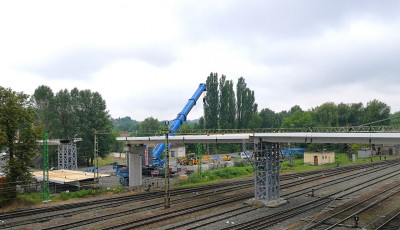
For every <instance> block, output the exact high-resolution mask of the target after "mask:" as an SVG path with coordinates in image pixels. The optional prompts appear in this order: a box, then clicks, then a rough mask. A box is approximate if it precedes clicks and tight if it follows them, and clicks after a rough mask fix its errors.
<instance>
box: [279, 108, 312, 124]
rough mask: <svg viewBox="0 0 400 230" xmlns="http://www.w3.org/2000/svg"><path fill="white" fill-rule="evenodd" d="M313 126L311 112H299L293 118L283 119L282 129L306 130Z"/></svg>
mask: <svg viewBox="0 0 400 230" xmlns="http://www.w3.org/2000/svg"><path fill="white" fill-rule="evenodd" d="M312 124H313V122H312V118H311V112H310V111H307V112H303V113H302V112H300V110H297V111H296V112H294V114H293V116H291V117H286V118H284V119H283V122H282V128H304V127H311V126H312Z"/></svg>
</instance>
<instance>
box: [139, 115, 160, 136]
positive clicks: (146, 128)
mask: <svg viewBox="0 0 400 230" xmlns="http://www.w3.org/2000/svg"><path fill="white" fill-rule="evenodd" d="M159 130H160V124H159V122H158V120H157V119H154V118H153V117H148V118H146V119H144V121H142V122H140V123H139V132H140V133H143V134H145V135H146V136H147V135H148V136H153V135H155V133H154V132H155V131H159Z"/></svg>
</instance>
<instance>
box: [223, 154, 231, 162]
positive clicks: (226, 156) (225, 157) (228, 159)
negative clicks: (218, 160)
mask: <svg viewBox="0 0 400 230" xmlns="http://www.w3.org/2000/svg"><path fill="white" fill-rule="evenodd" d="M222 160H224V161H230V160H231V156H229V155H225V156H223V157H222Z"/></svg>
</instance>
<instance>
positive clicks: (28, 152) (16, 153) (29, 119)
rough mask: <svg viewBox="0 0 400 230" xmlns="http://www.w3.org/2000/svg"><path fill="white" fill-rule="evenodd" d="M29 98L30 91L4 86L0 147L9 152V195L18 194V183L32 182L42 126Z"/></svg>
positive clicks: (0, 106) (0, 102) (0, 93)
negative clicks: (32, 171)
mask: <svg viewBox="0 0 400 230" xmlns="http://www.w3.org/2000/svg"><path fill="white" fill-rule="evenodd" d="M28 98H29V96H28V95H26V94H23V93H17V92H15V91H12V90H11V89H5V88H3V87H0V148H1V149H3V150H7V151H8V153H9V160H8V164H7V166H6V167H5V175H6V187H7V188H6V189H5V191H9V193H8V194H6V195H7V196H8V198H10V197H11V198H13V197H15V196H16V186H17V185H20V186H23V187H25V186H26V185H28V184H29V183H30V181H31V178H32V175H31V173H30V171H29V167H32V166H33V164H32V162H31V158H32V157H33V156H34V155H35V154H36V150H37V149H38V144H37V140H39V139H40V138H41V137H40V136H41V135H40V133H41V128H40V127H39V126H35V124H34V119H35V112H34V110H33V109H32V107H31V103H30V102H29V101H28ZM3 189H4V188H3Z"/></svg>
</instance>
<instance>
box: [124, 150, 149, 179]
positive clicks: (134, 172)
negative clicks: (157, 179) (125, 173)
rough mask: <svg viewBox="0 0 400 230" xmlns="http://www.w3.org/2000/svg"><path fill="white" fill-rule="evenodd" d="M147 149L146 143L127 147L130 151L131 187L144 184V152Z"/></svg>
mask: <svg viewBox="0 0 400 230" xmlns="http://www.w3.org/2000/svg"><path fill="white" fill-rule="evenodd" d="M145 149H146V147H145V146H144V145H140V146H129V145H128V146H127V148H126V150H127V153H128V157H127V163H128V167H129V187H134V186H141V185H142V153H144V151H145Z"/></svg>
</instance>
